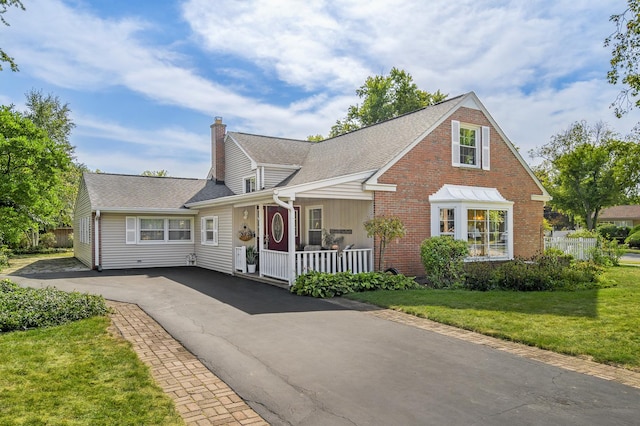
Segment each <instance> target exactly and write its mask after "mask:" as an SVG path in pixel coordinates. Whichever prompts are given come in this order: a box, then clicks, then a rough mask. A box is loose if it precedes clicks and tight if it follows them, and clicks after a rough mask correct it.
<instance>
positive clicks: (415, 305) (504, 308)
mask: <svg viewBox="0 0 640 426" xmlns="http://www.w3.org/2000/svg"><path fill="white" fill-rule="evenodd" d="M603 277H604V278H605V279H606V280H607V281H608V282H611V283H615V286H613V287H610V288H603V289H599V290H582V291H575V292H530V293H518V292H508V291H492V292H472V291H464V290H410V291H395V292H394V291H376V292H368V293H367V292H365V293H352V294H349V295H346V296H345V297H348V298H351V299H356V300H360V301H363V302H368V303H372V304H375V305H378V306H382V307H388V308H392V309H396V310H399V311H403V312H406V313H409V314H413V315H417V316H419V317H423V318H429V319H431V320H434V321H437V322H441V323H445V324H450V325H454V326H456V327H460V328H464V329H467V330H473V331H476V332H479V333H482V334H487V335H490V336H495V337H499V338H503V339H506V340H512V341H515V342H521V343H525V344H528V345H532V346H537V347H540V348H543V349H548V350H552V351H555V352H560V353H565V354H570V355H582V356H587V357H590V358H592V359H593V360H594V361H597V362H601V363H607V364H615V365H621V366H624V367H626V368H629V369H633V370H636V371H640V268H638V267H637V266H628V267H624V266H622V267H616V268H611V269H609V270H608V271H607V272H606V273H605V274H604V276H603Z"/></svg>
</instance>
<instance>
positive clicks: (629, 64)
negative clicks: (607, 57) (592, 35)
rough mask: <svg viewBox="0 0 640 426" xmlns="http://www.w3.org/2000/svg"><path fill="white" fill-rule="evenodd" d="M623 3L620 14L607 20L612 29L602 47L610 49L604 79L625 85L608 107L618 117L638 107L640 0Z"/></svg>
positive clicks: (639, 86)
mask: <svg viewBox="0 0 640 426" xmlns="http://www.w3.org/2000/svg"><path fill="white" fill-rule="evenodd" d="M627 4H628V6H629V7H628V8H627V9H626V10H625V11H624V12H622V13H620V14H618V15H612V16H611V17H610V18H609V20H610V21H612V22H613V23H614V24H615V25H616V30H615V31H614V32H613V33H612V34H611V35H610V36H609V37H607V38H606V39H605V41H604V45H605V46H607V47H608V46H611V47H613V49H612V51H611V61H610V62H611V70H610V71H609V72H608V73H607V80H608V81H609V83H611V84H617V83H618V81H620V82H621V83H622V84H624V85H625V88H623V89H622V90H621V91H620V94H619V95H618V97H617V99H616V100H615V101H614V102H613V104H612V106H613V107H614V108H615V109H614V111H615V114H616V116H617V117H618V118H619V117H621V116H622V115H623V114H625V113H627V112H629V110H631V109H632V108H633V107H634V106H635V107H639V106H640V99H639V98H638V94H640V66H639V65H638V60H639V59H640V0H627Z"/></svg>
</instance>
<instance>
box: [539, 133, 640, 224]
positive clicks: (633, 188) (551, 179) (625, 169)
mask: <svg viewBox="0 0 640 426" xmlns="http://www.w3.org/2000/svg"><path fill="white" fill-rule="evenodd" d="M532 155H533V156H538V157H542V158H543V163H542V164H541V165H540V166H538V167H537V170H536V174H537V175H538V176H542V177H543V179H542V181H543V182H545V184H546V185H545V186H546V188H547V190H548V191H549V194H550V195H551V196H552V197H553V200H552V201H551V205H552V207H553V208H554V209H556V210H557V211H560V212H562V213H565V214H568V215H569V216H571V217H575V218H576V219H578V218H579V219H581V221H582V222H583V223H584V224H585V225H586V227H587V229H588V230H593V229H594V228H595V226H596V222H597V220H598V215H599V214H600V211H601V210H602V209H603V208H605V207H609V206H613V205H617V204H620V203H624V202H625V201H627V200H629V199H630V198H632V197H634V196H637V194H638V185H639V184H640V145H639V144H638V143H636V142H632V141H621V140H619V139H618V138H617V135H616V134H615V133H613V132H612V131H611V130H609V129H608V128H607V127H606V126H605V125H604V124H603V123H598V124H596V125H595V126H589V125H587V123H586V122H576V123H573V124H572V125H571V126H570V127H569V129H567V130H566V131H565V132H561V133H559V134H557V135H555V136H553V137H552V138H551V140H550V142H549V143H547V144H546V145H543V146H542V147H541V148H539V149H538V150H536V151H532Z"/></svg>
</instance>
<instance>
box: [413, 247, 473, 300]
mask: <svg viewBox="0 0 640 426" xmlns="http://www.w3.org/2000/svg"><path fill="white" fill-rule="evenodd" d="M468 255H469V246H468V245H467V243H466V241H461V240H456V239H453V238H451V237H449V236H440V237H431V238H427V239H426V240H424V241H423V242H422V244H421V245H420V256H421V258H422V264H423V265H424V269H425V271H426V278H427V280H428V281H429V285H430V286H431V287H433V288H455V287H458V286H460V285H462V284H463V282H464V258H465V257H467V256H468Z"/></svg>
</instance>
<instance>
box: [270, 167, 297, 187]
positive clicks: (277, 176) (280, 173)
mask: <svg viewBox="0 0 640 426" xmlns="http://www.w3.org/2000/svg"><path fill="white" fill-rule="evenodd" d="M293 172H295V170H292V169H280V168H276V167H265V169H264V187H265V189H269V188H273V187H274V186H276V185H277V184H279V183H280V182H282V181H283V180H285V179H286V178H288V177H289V176H290V175H291V174H292V173H293Z"/></svg>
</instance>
